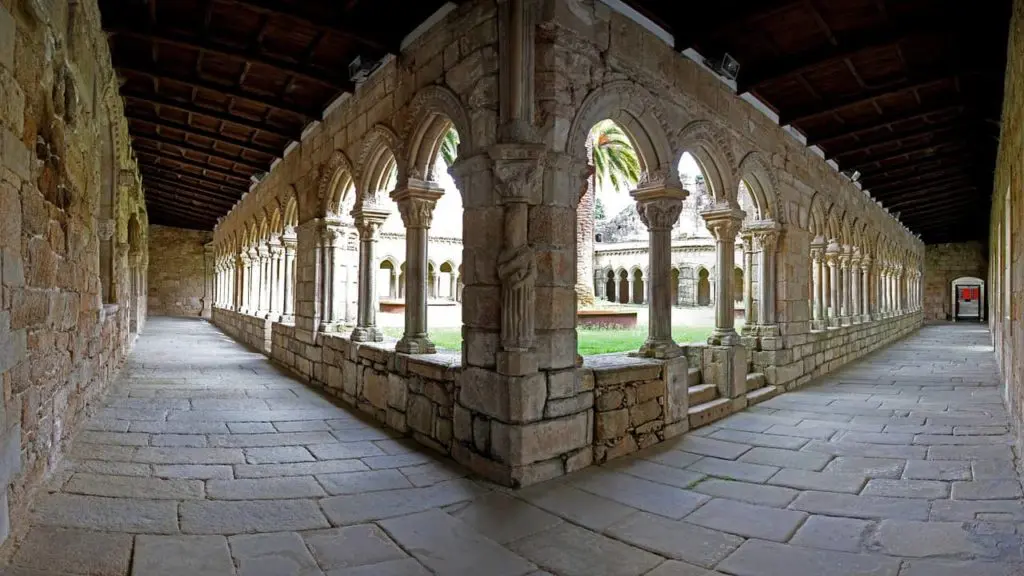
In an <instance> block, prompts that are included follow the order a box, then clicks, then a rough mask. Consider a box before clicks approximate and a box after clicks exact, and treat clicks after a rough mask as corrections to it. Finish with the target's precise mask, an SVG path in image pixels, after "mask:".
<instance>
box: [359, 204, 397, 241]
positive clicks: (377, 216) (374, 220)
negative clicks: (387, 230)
mask: <svg viewBox="0 0 1024 576" xmlns="http://www.w3.org/2000/svg"><path fill="white" fill-rule="evenodd" d="M388 214H389V213H388V211H387V210H382V209H380V208H373V207H368V206H364V207H362V208H361V209H359V210H356V211H353V212H352V218H353V219H354V220H355V225H356V229H357V230H359V238H360V239H361V240H373V239H375V238H376V237H377V231H378V230H380V227H381V226H383V225H384V222H385V221H386V220H387V219H388Z"/></svg>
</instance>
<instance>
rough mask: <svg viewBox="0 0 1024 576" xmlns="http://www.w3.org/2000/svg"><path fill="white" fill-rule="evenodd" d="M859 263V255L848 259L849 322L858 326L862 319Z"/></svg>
mask: <svg viewBox="0 0 1024 576" xmlns="http://www.w3.org/2000/svg"><path fill="white" fill-rule="evenodd" d="M860 262H861V259H860V254H859V253H856V252H854V254H853V256H852V257H851V258H850V314H851V315H852V317H851V319H850V321H851V323H853V324H859V323H860V322H861V321H862V319H863V318H862V317H863V312H861V298H860Z"/></svg>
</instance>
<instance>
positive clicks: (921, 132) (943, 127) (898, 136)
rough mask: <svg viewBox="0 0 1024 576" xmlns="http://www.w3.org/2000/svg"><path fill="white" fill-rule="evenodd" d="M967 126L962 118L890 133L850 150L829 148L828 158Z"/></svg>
mask: <svg viewBox="0 0 1024 576" xmlns="http://www.w3.org/2000/svg"><path fill="white" fill-rule="evenodd" d="M966 126H967V123H966V121H965V120H964V119H962V118H956V119H953V120H952V121H949V122H941V123H938V124H927V125H925V126H921V127H920V128H916V129H914V130H905V131H903V132H889V133H887V134H885V135H884V136H879V137H875V138H873V139H869V140H866V141H859V142H856V143H855V144H854V145H853V146H850V147H848V148H838V147H835V148H833V147H831V146H830V147H829V148H828V154H826V156H827V157H828V158H836V157H837V156H848V155H850V154H857V153H859V152H864V151H866V150H870V149H872V148H876V147H878V146H886V145H889V144H893V143H900V142H903V141H906V140H910V139H912V138H920V137H922V136H930V135H933V134H937V133H941V132H946V131H949V130H956V129H962V128H964V127H966Z"/></svg>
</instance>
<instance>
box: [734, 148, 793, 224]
mask: <svg viewBox="0 0 1024 576" xmlns="http://www.w3.org/2000/svg"><path fill="white" fill-rule="evenodd" d="M738 174H739V180H740V181H742V182H743V183H744V184H745V185H746V187H747V190H748V191H749V192H750V196H751V198H753V199H754V206H755V207H756V208H757V212H758V213H757V214H756V215H755V217H756V219H758V220H775V221H776V222H778V223H780V224H781V223H782V222H783V215H782V212H781V211H780V210H779V201H778V190H779V179H778V177H777V176H776V175H775V172H774V171H773V170H772V169H771V164H770V163H768V162H767V161H766V160H765V158H764V156H763V155H762V154H761V153H760V152H757V151H753V152H750V153H748V154H747V155H746V156H744V157H743V160H741V161H740V164H739V169H738ZM737 186H739V182H737Z"/></svg>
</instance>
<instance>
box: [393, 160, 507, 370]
mask: <svg viewBox="0 0 1024 576" xmlns="http://www.w3.org/2000/svg"><path fill="white" fill-rule="evenodd" d="M443 195H444V190H442V189H441V187H440V186H438V185H437V184H435V183H433V182H426V181H423V180H416V179H412V178H410V179H409V181H408V182H406V185H405V186H404V187H401V188H398V189H396V190H395V191H394V192H392V193H391V199H392V200H394V201H395V202H397V203H398V211H399V213H400V214H401V215H402V222H403V223H404V224H405V334H404V335H403V336H402V339H401V340H399V341H398V344H396V345H395V350H397V351H398V352H404V353H406V354H433V353H434V352H436V351H437V348H436V347H435V346H434V343H433V342H431V341H430V337H429V336H428V334H427V238H428V233H429V231H430V225H431V223H432V221H433V218H434V206H436V205H437V201H438V200H439V199H440V198H441V196H443ZM523 208H524V210H523V218H524V219H525V218H526V210H525V208H526V206H525V204H524V205H523ZM499 275H500V265H499Z"/></svg>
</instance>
